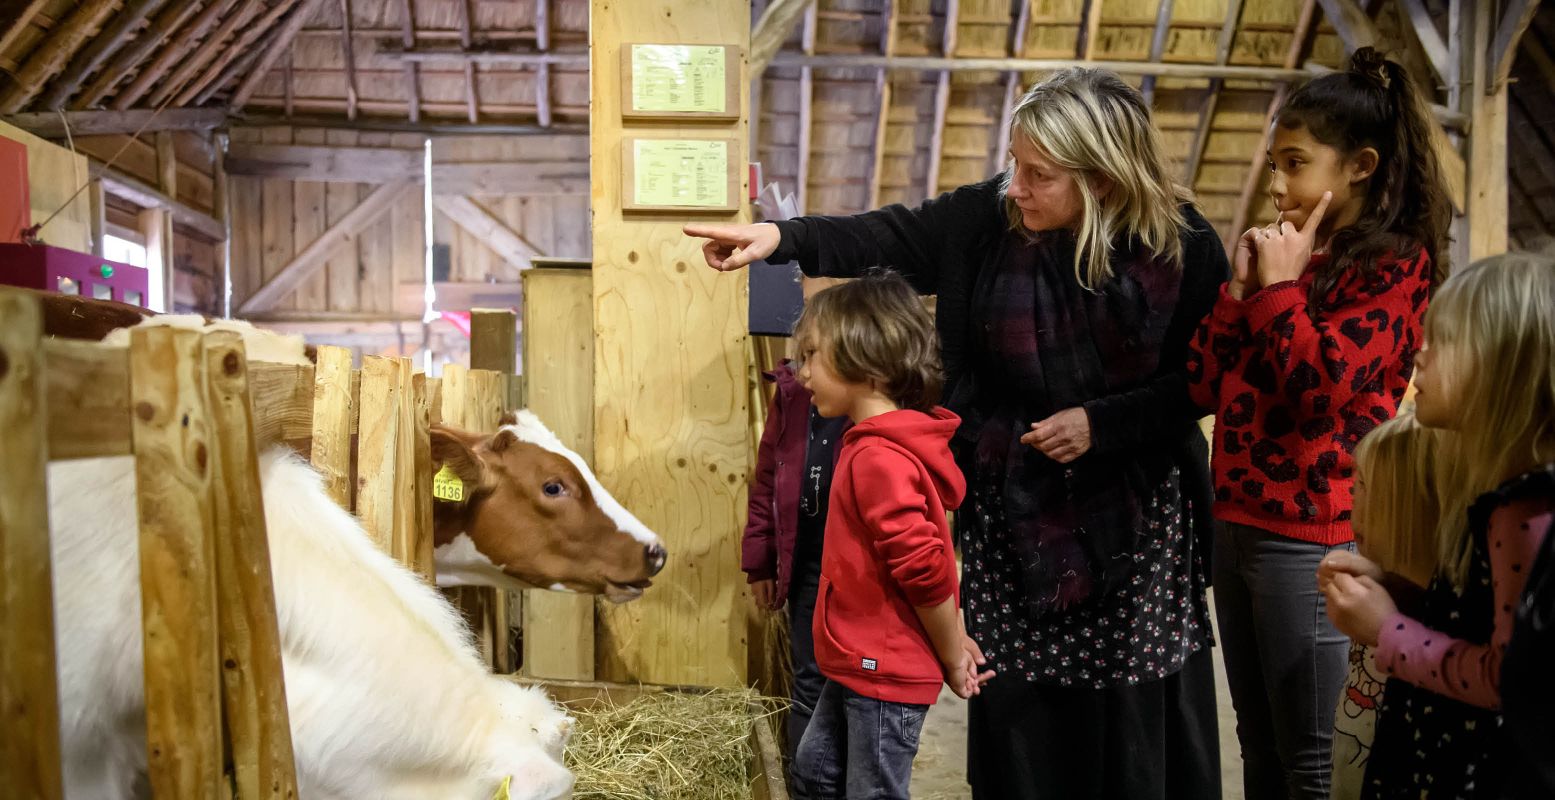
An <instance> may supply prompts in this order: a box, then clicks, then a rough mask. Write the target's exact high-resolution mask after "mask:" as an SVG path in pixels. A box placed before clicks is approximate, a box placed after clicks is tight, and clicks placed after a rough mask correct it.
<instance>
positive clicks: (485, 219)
mask: <svg viewBox="0 0 1555 800" xmlns="http://www.w3.org/2000/svg"><path fill="white" fill-rule="evenodd" d="M432 203H433V205H434V206H436V208H437V210H438V211H441V212H443V213H444V214H447V215H448V218H449V219H451V220H453V221H454V222H456V223H458V225H459V227H461V228H464V229H465V230H466V231H469V232H470V234H471V235H473V236H474V237H475V238H477V239H480V240H481V243H482V244H484V245H486V246H487V247H489V248H491V249H492V250H494V251H495V252H496V253H497V255H499V256H502V259H503V260H504V261H506V262H508V264H510V265H512V267H513V268H514V269H516V270H524V269H528V268H529V264H530V261H531V260H532V259H534V258H536V257H539V256H543V255H545V254H544V253H542V252H540V250H539V248H537V247H535V246H534V245H533V244H530V243H529V241H528V240H526V239H525V238H524V237H522V236H520V235H518V234H517V233H514V232H513V229H511V228H509V227H508V226H507V225H506V224H504V223H503V222H502V220H500V219H497V218H496V217H494V216H492V215H491V212H489V211H487V210H486V209H484V208H481V206H480V205H479V204H477V203H476V202H475V201H474V200H471V199H470V198H468V197H435V198H433V200H432Z"/></svg>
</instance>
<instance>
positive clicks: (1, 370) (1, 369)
mask: <svg viewBox="0 0 1555 800" xmlns="http://www.w3.org/2000/svg"><path fill="white" fill-rule="evenodd" d="M10 371H11V358H10V356H7V355H6V354H5V351H4V350H0V378H4V377H5V374H6V373H7V372H10Z"/></svg>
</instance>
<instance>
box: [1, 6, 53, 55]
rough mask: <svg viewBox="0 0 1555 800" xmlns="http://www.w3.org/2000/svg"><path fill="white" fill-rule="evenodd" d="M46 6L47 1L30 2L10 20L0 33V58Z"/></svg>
mask: <svg viewBox="0 0 1555 800" xmlns="http://www.w3.org/2000/svg"><path fill="white" fill-rule="evenodd" d="M48 4H49V0H32V2H30V3H28V4H27V7H26V8H23V9H22V10H21V13H19V14H17V15H16V16H15V17H13V18H12V19H11V21H10V22H9V24H8V25H7V27H6V29H5V32H4V33H0V56H3V55H5V51H7V50H9V49H11V45H13V44H15V43H16V40H17V39H18V38H19V37H20V36H21V35H22V31H25V30H27V26H28V25H31V24H32V20H33V18H34V17H36V16H38V12H40V11H42V10H43V7H44V6H46V5H48Z"/></svg>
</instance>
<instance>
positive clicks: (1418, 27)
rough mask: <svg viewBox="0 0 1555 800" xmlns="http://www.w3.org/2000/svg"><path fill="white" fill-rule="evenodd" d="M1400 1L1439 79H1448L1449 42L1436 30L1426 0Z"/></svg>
mask: <svg viewBox="0 0 1555 800" xmlns="http://www.w3.org/2000/svg"><path fill="white" fill-rule="evenodd" d="M1398 2H1399V7H1400V9H1401V10H1402V11H1403V12H1404V13H1405V15H1406V16H1408V17H1409V24H1410V27H1412V28H1413V29H1414V31H1415V39H1417V40H1418V41H1419V42H1420V49H1421V50H1423V51H1425V58H1426V61H1428V62H1430V64H1431V71H1432V72H1434V73H1436V79H1437V80H1439V81H1446V80H1447V77H1448V73H1449V68H1448V66H1447V61H1448V54H1447V42H1446V41H1445V40H1443V39H1442V35H1441V33H1439V32H1438V31H1437V30H1436V23H1435V22H1434V21H1433V20H1432V19H1431V12H1430V11H1429V10H1428V9H1427V8H1426V7H1425V0H1398Z"/></svg>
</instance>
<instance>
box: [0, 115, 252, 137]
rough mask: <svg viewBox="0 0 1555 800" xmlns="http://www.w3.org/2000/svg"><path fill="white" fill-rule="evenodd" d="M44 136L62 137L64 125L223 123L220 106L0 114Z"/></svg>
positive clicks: (81, 131) (92, 129) (81, 132)
mask: <svg viewBox="0 0 1555 800" xmlns="http://www.w3.org/2000/svg"><path fill="white" fill-rule="evenodd" d="M0 121H3V122H5V123H7V124H10V125H15V126H16V127H18V128H21V129H22V130H24V131H28V132H29V133H32V134H34V135H37V136H42V137H43V138H45V139H63V138H65V129H66V126H69V129H70V135H72V136H103V135H107V134H115V133H139V132H143V131H146V132H149V131H208V130H211V129H212V128H219V127H221V126H223V125H225V124H226V123H227V111H226V109H222V108H167V109H163V110H161V111H157V110H156V109H150V108H135V109H131V110H129V111H66V112H64V117H63V119H62V118H61V116H60V112H58V111H27V112H23V113H21V114H8V115H6V116H3V117H0Z"/></svg>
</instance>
